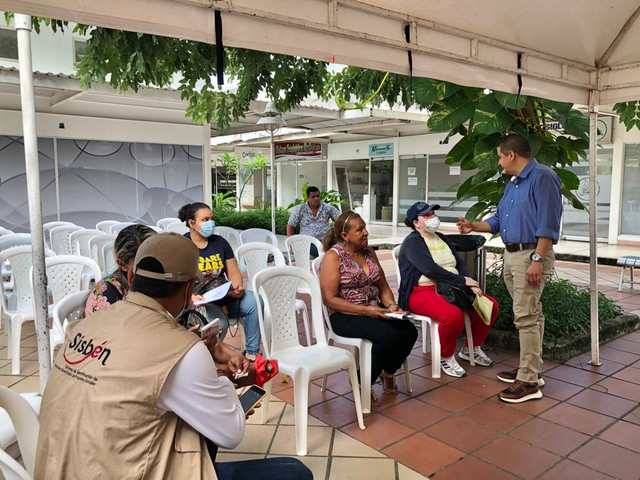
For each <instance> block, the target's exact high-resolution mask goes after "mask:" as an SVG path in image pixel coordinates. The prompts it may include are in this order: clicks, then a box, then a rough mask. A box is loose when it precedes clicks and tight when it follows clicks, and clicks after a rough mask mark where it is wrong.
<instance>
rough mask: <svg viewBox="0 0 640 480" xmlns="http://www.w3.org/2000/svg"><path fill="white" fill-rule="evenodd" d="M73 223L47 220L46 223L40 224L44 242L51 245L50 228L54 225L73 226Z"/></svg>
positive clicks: (48, 245)
mask: <svg viewBox="0 0 640 480" xmlns="http://www.w3.org/2000/svg"><path fill="white" fill-rule="evenodd" d="M73 225H75V224H74V223H72V222H63V221H55V222H47V223H43V224H42V233H43V234H44V242H45V243H46V245H47V247H51V230H53V229H54V228H56V227H63V226H69V227H70V226H73Z"/></svg>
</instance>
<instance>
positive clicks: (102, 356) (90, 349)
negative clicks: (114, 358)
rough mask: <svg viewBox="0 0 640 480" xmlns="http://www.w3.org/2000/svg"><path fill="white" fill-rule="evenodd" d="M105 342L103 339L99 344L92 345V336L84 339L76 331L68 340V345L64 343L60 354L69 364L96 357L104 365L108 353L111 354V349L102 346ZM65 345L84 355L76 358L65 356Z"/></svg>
mask: <svg viewBox="0 0 640 480" xmlns="http://www.w3.org/2000/svg"><path fill="white" fill-rule="evenodd" d="M106 343H107V342H106V341H104V342H102V343H101V344H100V345H95V346H94V345H93V339H92V338H90V339H86V338H85V336H84V335H83V334H81V333H78V334H77V335H76V336H75V337H73V340H71V342H69V345H65V347H64V352H63V353H62V355H63V357H64V359H65V361H66V362H67V363H68V364H70V365H78V364H79V363H82V362H84V361H85V360H86V359H88V358H97V359H98V360H102V365H105V364H106V362H107V359H108V358H109V355H111V349H109V348H105V347H104V345H106ZM67 347H69V348H70V349H72V350H75V351H76V352H78V353H79V354H80V355H84V356H83V357H81V358H80V359H78V360H71V359H69V357H67Z"/></svg>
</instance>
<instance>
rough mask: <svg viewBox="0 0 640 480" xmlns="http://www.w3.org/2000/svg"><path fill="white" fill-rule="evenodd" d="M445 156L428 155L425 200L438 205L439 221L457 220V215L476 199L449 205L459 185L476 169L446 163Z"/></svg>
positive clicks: (467, 208)
mask: <svg viewBox="0 0 640 480" xmlns="http://www.w3.org/2000/svg"><path fill="white" fill-rule="evenodd" d="M445 158H446V155H429V172H428V173H429V181H428V186H429V190H428V191H427V202H429V203H431V204H434V203H437V204H438V205H440V210H438V216H439V217H440V220H441V221H443V222H457V221H458V216H464V215H465V214H466V213H467V210H469V208H471V206H472V205H473V204H475V203H476V201H477V199H476V198H471V199H468V200H466V201H464V202H462V203H461V204H459V205H456V206H455V207H450V206H449V205H451V203H452V202H454V201H455V200H456V194H457V192H458V188H460V185H462V183H463V182H464V181H465V180H466V179H467V178H469V177H470V176H472V175H473V174H474V173H475V172H476V171H475V170H461V169H460V165H446V164H445V163H444V160H445Z"/></svg>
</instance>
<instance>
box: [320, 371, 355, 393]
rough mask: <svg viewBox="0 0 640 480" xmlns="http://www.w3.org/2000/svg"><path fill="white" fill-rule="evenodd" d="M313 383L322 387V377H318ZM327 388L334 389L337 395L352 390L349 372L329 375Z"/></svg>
mask: <svg viewBox="0 0 640 480" xmlns="http://www.w3.org/2000/svg"><path fill="white" fill-rule="evenodd" d="M313 383H314V384H315V385H317V386H319V387H322V377H321V378H316V379H315V380H314V381H313ZM327 390H330V391H332V392H333V393H335V394H337V395H344V394H346V393H349V392H350V391H351V385H350V384H349V374H348V373H347V372H338V373H334V374H332V375H329V377H328V378H327Z"/></svg>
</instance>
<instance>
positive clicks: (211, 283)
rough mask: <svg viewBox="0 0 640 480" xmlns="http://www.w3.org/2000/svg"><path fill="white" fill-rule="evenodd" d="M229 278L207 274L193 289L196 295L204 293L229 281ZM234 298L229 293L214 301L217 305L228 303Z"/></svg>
mask: <svg viewBox="0 0 640 480" xmlns="http://www.w3.org/2000/svg"><path fill="white" fill-rule="evenodd" d="M227 282H228V280H227V279H226V278H225V277H224V276H223V275H215V276H214V275H205V276H204V278H203V279H202V281H201V282H199V283H198V284H197V285H196V286H195V288H194V289H193V294H194V295H204V294H205V293H206V292H208V291H209V290H213V289H214V288H218V287H219V286H220V285H223V284H225V283H227ZM231 300H233V297H231V296H230V295H229V294H228V293H227V294H226V295H225V296H224V297H223V298H221V299H220V300H216V301H215V302H214V303H215V304H216V305H227V304H228V303H229V302H231Z"/></svg>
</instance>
